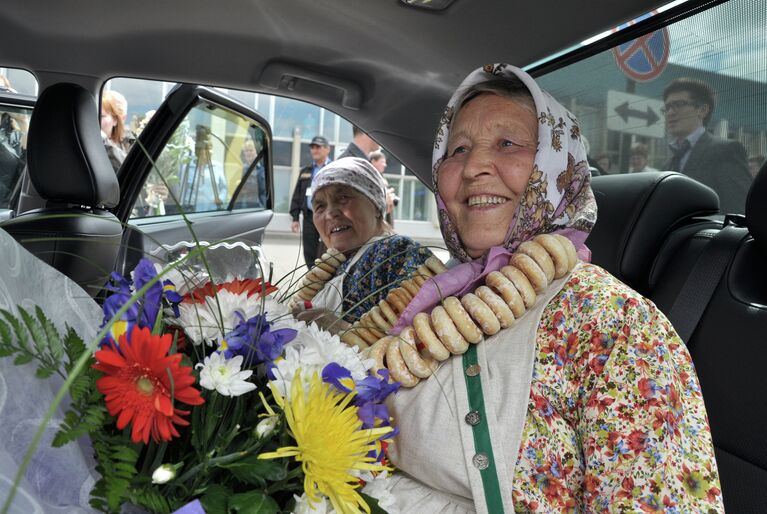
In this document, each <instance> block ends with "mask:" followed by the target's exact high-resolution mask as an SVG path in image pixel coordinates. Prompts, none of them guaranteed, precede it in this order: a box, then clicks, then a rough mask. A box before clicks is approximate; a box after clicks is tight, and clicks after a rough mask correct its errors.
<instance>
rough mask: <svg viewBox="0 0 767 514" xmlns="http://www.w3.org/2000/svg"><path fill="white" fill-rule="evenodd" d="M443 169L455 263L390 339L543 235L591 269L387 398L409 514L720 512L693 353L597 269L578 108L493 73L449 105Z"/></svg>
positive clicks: (519, 75)
mask: <svg viewBox="0 0 767 514" xmlns="http://www.w3.org/2000/svg"><path fill="white" fill-rule="evenodd" d="M433 163H434V165H433V177H434V186H435V190H436V191H437V204H438V207H439V213H440V224H441V228H442V233H443V235H444V237H445V241H446V243H447V245H448V247H449V249H450V252H451V254H452V256H453V257H454V258H455V259H457V260H459V261H462V264H459V265H457V266H455V267H453V268H451V269H450V270H449V271H447V272H446V273H443V274H442V275H439V276H438V277H437V285H436V286H434V287H424V288H422V289H421V291H420V292H419V294H418V295H417V296H416V298H414V300H413V301H412V302H411V304H410V305H409V307H408V312H406V313H405V315H404V316H403V318H404V319H401V320H400V324H399V326H398V327H395V332H396V330H397V329H398V328H399V327H402V326H404V325H405V324H407V323H409V322H410V320H411V319H412V317H413V315H414V314H415V313H417V312H421V311H427V312H428V311H429V309H431V308H432V307H433V306H434V305H436V304H437V303H439V298H440V296H447V295H455V296H458V297H460V296H462V295H464V294H466V293H468V292H470V291H473V290H474V289H475V288H476V287H477V286H478V285H481V284H482V283H483V279H484V277H485V276H486V275H488V274H489V273H491V272H492V271H495V270H498V269H500V268H501V267H502V266H504V265H505V264H506V263H508V260H509V255H510V254H511V253H512V252H514V251H515V250H516V249H517V248H518V247H519V245H520V244H521V243H523V242H525V241H527V240H529V239H531V238H533V237H534V236H536V235H538V234H544V233H554V234H561V235H563V236H565V237H567V238H568V239H569V240H570V241H571V242H572V243H573V244H574V246H575V248H576V249H577V253H578V256H579V257H580V262H579V263H578V264H577V265H576V266H575V268H574V269H573V270H572V271H571V272H570V273H568V274H567V275H565V276H564V277H562V278H560V279H556V280H554V281H553V282H552V283H551V284H550V285H549V286H548V288H547V289H546V290H545V291H544V292H542V293H541V295H540V296H539V297H538V301H537V303H535V304H534V305H533V306H532V307H530V308H529V310H527V312H526V313H525V314H524V316H521V317H520V318H518V319H517V320H516V322H515V323H514V324H513V325H511V326H510V327H509V328H506V329H504V330H501V331H500V332H498V333H497V334H495V335H492V336H489V337H486V338H485V339H484V340H483V341H481V342H480V343H479V344H476V345H469V350H468V351H467V352H466V353H465V354H464V355H463V356H453V357H452V358H451V360H448V361H446V362H445V363H443V365H442V366H441V367H440V368H439V369H438V370H437V371H436V373H435V375H434V376H432V377H430V378H429V379H427V380H425V381H423V382H421V383H420V384H418V385H417V386H416V387H414V388H412V389H409V390H402V391H400V393H398V395H397V396H396V397H394V398H393V399H392V400H391V405H390V408H391V409H392V414H393V415H394V417H395V420H396V423H397V425H398V427H399V430H400V434H399V436H398V437H397V439H396V441H395V444H394V445H392V447H391V448H390V450H391V451H390V456H391V460H392V462H393V463H394V465H395V466H397V468H399V469H400V470H401V473H398V474H397V475H396V478H395V480H398V482H397V484H396V488H395V491H394V492H395V495H396V497H397V498H398V505H399V507H400V508H401V510H402V511H403V512H419V513H423V512H456V513H458V512H475V511H476V512H490V513H493V514H497V513H500V512H507V513H509V512H661V511H663V512H667V511H673V512H722V511H723V506H722V499H721V493H720V490H719V478H718V472H717V467H716V462H715V460H714V452H713V446H712V442H711V436H710V432H709V427H708V422H707V418H706V412H705V408H704V404H703V398H702V397H701V392H700V388H699V385H698V380H697V377H696V375H695V370H694V368H693V365H692V361H691V359H690V355H689V353H688V352H687V349H686V348H685V346H684V344H683V343H682V341H681V340H680V339H679V337H678V336H677V334H676V333H675V332H674V329H673V327H672V326H671V325H670V323H669V322H668V320H667V319H666V318H665V317H664V315H663V314H662V313H661V312H659V311H658V310H657V308H656V307H655V306H654V305H653V304H652V303H651V302H650V301H648V300H647V299H645V298H643V297H642V296H640V295H639V294H637V293H636V292H635V291H632V290H631V289H629V288H628V287H627V286H626V285H624V284H622V283H621V282H620V281H618V280H617V279H616V278H614V277H613V276H611V275H610V274H609V273H607V272H606V271H605V270H603V269H601V268H599V267H597V266H595V265H592V264H589V263H588V261H589V257H590V252H589V251H588V249H587V248H586V246H585V245H584V241H585V239H586V237H587V235H588V233H589V231H590V230H591V228H592V226H593V225H594V222H595V220H596V214H597V213H596V204H595V202H594V196H593V193H592V191H591V188H590V185H589V181H590V176H589V171H588V167H587V164H586V152H585V149H584V146H583V143H582V141H581V136H580V132H579V128H578V124H577V122H576V120H575V118H574V117H573V116H572V114H570V113H569V112H567V111H566V110H565V109H564V108H563V107H562V106H561V105H560V104H559V103H558V102H557V101H556V100H554V99H553V98H552V97H551V96H549V95H548V94H547V93H545V92H544V91H542V90H541V89H540V88H539V87H538V86H537V84H536V83H535V81H533V80H532V78H530V77H529V76H528V75H527V74H526V73H524V72H523V71H521V70H519V69H517V68H514V67H512V66H509V65H505V64H496V65H492V66H486V67H484V68H481V69H478V70H476V71H474V72H473V73H471V74H470V75H469V76H468V77H467V78H466V79H465V81H464V82H463V83H462V84H461V86H460V87H459V88H458V90H457V91H456V92H455V94H454V95H453V97H452V98H451V100H450V103H449V105H448V107H447V109H446V111H445V114H444V116H443V118H442V120H441V123H440V127H439V131H438V133H437V137H436V144H435V149H434V158H433ZM668 509H670V510H668Z"/></svg>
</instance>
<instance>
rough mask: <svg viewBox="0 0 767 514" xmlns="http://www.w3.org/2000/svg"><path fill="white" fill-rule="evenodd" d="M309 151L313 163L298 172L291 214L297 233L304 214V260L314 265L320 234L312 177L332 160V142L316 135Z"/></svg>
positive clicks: (308, 265)
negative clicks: (317, 226)
mask: <svg viewBox="0 0 767 514" xmlns="http://www.w3.org/2000/svg"><path fill="white" fill-rule="evenodd" d="M309 151H310V152H311V154H312V163H311V164H308V165H306V166H304V167H303V168H301V171H300V172H299V174H298V182H296V187H295V189H293V198H292V200H291V201H290V216H291V217H292V218H293V222H292V223H291V225H290V229H291V230H292V231H293V232H294V233H297V232H298V230H299V224H298V217H299V215H300V214H303V217H304V221H303V224H302V227H303V228H302V238H301V239H302V241H303V246H304V261H305V262H306V266H307V267H309V268H311V267H312V266H314V259H316V258H317V257H319V255H318V253H319V248H320V234H319V232H317V229H316V228H315V226H314V221H313V220H312V216H313V214H314V213H313V212H312V178H314V175H315V174H316V173H317V172H318V171H320V169H322V167H323V166H325V165H326V164H328V163H329V162H330V159H329V158H328V156H329V155H330V144H329V143H328V140H327V139H325V138H324V137H322V136H315V137H314V138H312V142H311V143H309Z"/></svg>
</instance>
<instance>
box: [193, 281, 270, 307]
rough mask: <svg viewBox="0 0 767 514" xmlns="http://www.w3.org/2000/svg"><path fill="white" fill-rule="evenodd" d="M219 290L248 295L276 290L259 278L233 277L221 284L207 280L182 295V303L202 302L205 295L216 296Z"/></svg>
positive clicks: (266, 293) (265, 294)
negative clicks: (202, 284) (200, 285)
mask: <svg viewBox="0 0 767 514" xmlns="http://www.w3.org/2000/svg"><path fill="white" fill-rule="evenodd" d="M221 290H227V291H229V292H230V293H233V294H240V293H247V294H248V297H250V296H253V295H254V294H258V295H261V294H262V293H263V295H264V296H267V295H270V294H272V293H273V292H275V291H276V290H277V288H276V287H274V286H273V285H272V284H270V283H269V282H266V283H264V284H263V285H262V282H261V279H260V278H256V279H251V278H246V279H239V278H238V279H234V280H231V281H229V282H224V283H223V284H214V283H213V282H207V283H206V284H205V285H204V286H202V287H198V288H197V289H195V290H194V291H192V292H190V293H187V294H185V295H184V303H203V302H204V301H205V298H206V297H209V296H216V293H217V292H218V291H221Z"/></svg>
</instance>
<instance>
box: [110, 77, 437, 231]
mask: <svg viewBox="0 0 767 514" xmlns="http://www.w3.org/2000/svg"><path fill="white" fill-rule="evenodd" d="M174 86H175V83H173V82H160V81H150V80H141V79H134V78H122V77H120V78H115V79H111V80H109V81H108V82H107V83H106V85H105V87H104V89H105V90H112V91H118V92H120V93H121V94H122V95H123V96H124V97H125V98H126V101H127V109H126V113H125V118H124V123H125V130H124V133H125V134H126V138H127V141H126V142H127V143H128V144H130V142H132V141H134V140H135V138H136V137H137V136H138V134H139V133H140V132H141V130H142V128H143V126H144V125H145V124H146V121H147V120H148V119H149V118H150V117H151V115H152V114H153V113H154V110H155V109H156V108H157V107H158V106H159V105H160V104H161V103H162V101H163V100H164V99H165V97H166V96H167V94H168V93H169V92H170V91H171V90H172V89H173V87H174ZM216 89H218V90H219V91H221V92H223V93H225V94H227V95H229V96H231V97H233V98H235V99H236V100H238V101H239V102H241V103H243V104H244V105H246V106H248V107H250V108H252V109H253V110H255V111H256V112H258V113H259V114H261V116H263V117H264V118H265V119H266V120H267V121H268V122H269V124H270V125H271V126H272V128H273V143H272V159H273V173H274V176H273V181H274V184H273V189H274V198H273V209H274V211H275V212H277V213H285V214H287V213H288V211H289V208H290V198H291V194H292V191H293V187H294V185H295V183H296V181H297V180H298V173H299V170H300V169H301V167H303V166H305V165H307V164H309V162H310V161H311V154H310V152H309V142H310V141H311V139H312V138H313V137H314V136H316V135H322V136H324V137H325V138H326V139H327V140H328V141H329V142H330V146H331V154H330V155H331V158H332V157H337V156H338V155H340V154H341V152H342V151H343V149H345V148H346V146H348V144H349V142H350V141H351V140H352V124H351V123H349V121H347V120H346V119H344V118H343V117H342V116H339V115H338V114H336V113H334V112H332V111H329V110H327V109H324V108H321V107H318V106H316V105H313V104H311V103H308V102H303V101H301V100H294V99H289V98H283V97H279V96H274V95H268V94H264V93H255V92H251V91H240V90H236V89H223V88H216ZM384 151H385V150H384ZM385 153H387V162H388V166H387V168H386V171H385V176H386V178H387V180H388V182H389V186H390V187H392V188H393V189H394V191H395V194H396V195H397V196H398V198H399V199H400V201H398V202H397V205H396V206H395V208H394V218H395V219H397V220H406V221H430V220H432V217H433V209H432V204H433V202H432V201H431V200H430V193H429V190H428V188H427V187H426V186H424V185H423V184H422V183H421V182H420V181H419V180H418V179H417V178H416V176H415V175H414V174H413V173H412V172H411V171H410V170H409V169H407V168H406V167H405V166H403V165H402V164H401V163H400V162H399V161H397V160H396V159H395V158H394V157H393V156H391V155H390V154H388V152H385ZM156 180H157V177H156V176H155V177H154V179H153V178H152V177H150V179H149V182H148V183H150V184H151V183H152V182H153V181H156ZM250 180H251V181H253V180H256V181H257V180H258V179H257V176H256V177H255V178H251V179H250ZM255 187H257V185H254V184H252V183H251V182H248V183H247V184H246V185H245V186H244V187H243V195H244V196H242V197H241V198H240V197H238V200H237V201H236V202H235V205H234V208H235V209H240V208H252V207H257V206H258V202H254V201H253V200H248V199H247V198H246V196H248V195H249V196H251V197H252V196H253V190H254V188H255ZM261 192H262V193H263V188H261ZM147 196H149V195H147ZM261 203H263V201H261ZM141 212H142V210H141V209H137V210H135V211H134V215H135V216H142V217H144V216H146V214H144V215H142V214H141ZM166 212H167V211H166ZM153 215H156V214H153Z"/></svg>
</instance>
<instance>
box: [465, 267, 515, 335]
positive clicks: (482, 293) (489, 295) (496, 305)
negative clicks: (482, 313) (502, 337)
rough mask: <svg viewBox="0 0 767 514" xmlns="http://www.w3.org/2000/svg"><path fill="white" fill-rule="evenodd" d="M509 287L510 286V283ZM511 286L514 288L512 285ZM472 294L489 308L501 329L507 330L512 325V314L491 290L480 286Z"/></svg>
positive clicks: (513, 318) (501, 299)
mask: <svg viewBox="0 0 767 514" xmlns="http://www.w3.org/2000/svg"><path fill="white" fill-rule="evenodd" d="M503 279H504V280H507V279H506V277H503ZM509 285H511V283H510V284H509ZM511 286H512V287H514V286H513V285H511ZM474 294H476V295H477V296H478V297H479V299H480V300H482V301H483V302H485V304H486V305H487V306H488V307H490V309H491V310H492V311H493V314H495V317H496V318H497V319H498V323H500V325H501V328H508V327H510V326H511V325H513V324H514V320H515V317H514V313H513V312H512V310H511V309H510V308H509V306H508V305H507V304H506V302H505V301H504V300H503V298H501V297H500V296H498V295H497V294H495V292H494V291H493V290H492V289H490V288H489V287H487V286H480V287H478V288H477V289H476V291H474ZM519 301H520V302H521V301H522V298H520V299H519Z"/></svg>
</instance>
